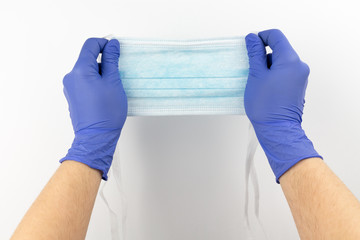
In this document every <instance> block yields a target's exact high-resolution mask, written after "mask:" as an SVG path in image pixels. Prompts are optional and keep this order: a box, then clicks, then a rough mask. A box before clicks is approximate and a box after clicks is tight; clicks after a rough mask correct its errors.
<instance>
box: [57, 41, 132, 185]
mask: <svg viewBox="0 0 360 240" xmlns="http://www.w3.org/2000/svg"><path fill="white" fill-rule="evenodd" d="M99 53H102V58H101V64H98V63H97V61H96V59H97V57H98V55H99ZM119 56H120V46H119V42H118V41H117V40H115V39H114V40H110V41H108V40H106V39H102V38H90V39H88V40H86V42H85V43H84V46H83V47H82V50H81V53H80V56H79V59H78V60H77V62H76V64H75V66H74V68H73V70H72V71H71V72H70V73H68V74H67V75H66V76H65V77H64V81H63V82H64V94H65V97H66V99H67V101H68V103H69V111H70V117H71V121H72V125H73V128H74V132H75V139H74V142H73V144H72V146H71V148H70V149H69V151H68V154H67V155H66V157H64V158H63V159H61V160H60V162H63V161H65V160H74V161H78V162H82V163H84V164H87V165H88V166H90V167H91V168H94V169H98V170H100V171H101V172H102V178H103V179H104V180H107V173H108V171H109V168H110V165H111V162H112V159H113V155H114V151H115V147H116V143H117V141H118V139H119V136H120V132H121V129H122V127H123V125H124V123H125V119H126V116H127V98H126V95H125V92H124V89H123V86H122V83H121V80H120V75H119V70H118V61H119Z"/></svg>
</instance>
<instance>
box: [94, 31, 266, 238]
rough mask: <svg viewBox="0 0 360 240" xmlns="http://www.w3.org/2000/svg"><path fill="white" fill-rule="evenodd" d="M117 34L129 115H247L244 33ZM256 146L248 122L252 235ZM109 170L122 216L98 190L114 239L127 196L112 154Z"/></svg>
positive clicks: (121, 227) (120, 233)
mask: <svg viewBox="0 0 360 240" xmlns="http://www.w3.org/2000/svg"><path fill="white" fill-rule="evenodd" d="M109 38H114V37H109ZM117 39H118V41H119V43H120V58H119V74H120V77H121V80H122V84H123V87H124V90H125V93H126V95H127V98H128V116H168V115H224V114H238V115H245V109H244V100H243V99H244V92H245V86H246V82H247V77H248V72H249V71H248V68H249V64H248V57H247V50H246V45H245V38H244V37H234V38H223V39H206V40H181V41H173V40H144V39H126V38H117ZM257 145H258V143H257V140H256V136H255V133H254V130H253V129H252V126H251V124H250V128H249V140H248V148H247V154H246V161H245V162H246V166H245V169H246V171H245V185H246V190H245V206H244V207H245V209H244V216H245V221H246V224H247V226H248V228H249V230H250V235H253V234H252V232H253V231H252V230H251V228H250V223H249V208H250V207H249V199H250V198H249V180H250V179H251V180H252V182H253V186H254V202H255V203H254V208H255V209H254V212H255V217H256V219H257V220H258V223H259V225H260V226H261V225H262V224H261V222H260V219H259V187H258V181H257V177H256V171H255V167H254V163H253V159H254V154H255V150H256V148H257ZM111 173H112V175H113V176H114V178H115V181H116V185H117V188H118V191H119V193H120V195H121V196H122V207H121V208H122V211H121V217H120V216H118V214H117V213H116V212H115V211H114V210H113V209H112V208H111V207H110V205H109V203H108V201H107V198H106V197H105V195H104V191H103V188H104V186H105V185H103V186H102V189H101V191H100V195H101V197H102V199H103V200H104V202H105V204H106V205H107V206H108V208H109V213H110V222H111V234H112V239H114V240H116V239H119V240H125V239H126V220H127V205H126V201H127V200H126V199H125V196H126V194H125V193H124V190H123V183H122V182H123V181H122V177H121V167H120V160H119V158H118V157H114V161H113V166H112V169H111ZM260 231H263V228H262V227H260ZM263 235H264V236H265V233H264V234H263ZM252 238H253V239H257V237H252ZM262 239H266V237H262Z"/></svg>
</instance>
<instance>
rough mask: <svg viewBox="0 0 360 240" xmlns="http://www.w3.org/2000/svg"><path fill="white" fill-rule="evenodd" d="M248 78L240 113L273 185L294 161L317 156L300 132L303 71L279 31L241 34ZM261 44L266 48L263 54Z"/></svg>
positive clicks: (305, 78) (305, 77)
mask: <svg viewBox="0 0 360 240" xmlns="http://www.w3.org/2000/svg"><path fill="white" fill-rule="evenodd" d="M246 46H247V50H248V55H249V64H250V71H249V78H248V82H247V85H246V89H245V96H244V102H245V111H246V114H247V116H248V118H249V119H250V121H251V123H252V125H253V127H254V129H255V132H256V136H257V138H258V140H259V142H260V145H261V146H262V148H263V149H264V151H265V154H266V156H267V158H268V160H269V163H270V166H271V168H272V170H273V171H274V173H275V176H276V181H277V182H278V183H279V178H280V177H281V175H283V174H284V173H285V172H286V171H287V170H289V169H290V168H291V167H292V166H294V165H295V164H296V163H297V162H299V161H301V160H303V159H306V158H311V157H320V158H321V156H320V155H319V154H318V153H317V152H316V151H315V149H314V146H313V144H312V142H311V141H310V140H309V139H308V138H307V137H306V135H305V132H304V131H303V129H302V128H301V122H302V114H303V108H304V103H305V99H304V97H305V90H306V86H307V82H308V76H309V67H308V66H307V65H306V64H305V63H304V62H302V61H301V60H300V58H299V56H298V55H297V54H296V52H295V51H294V49H293V48H292V47H291V45H290V43H289V42H288V40H287V39H286V37H285V36H284V35H283V33H282V32H281V31H279V30H267V31H263V32H260V33H259V34H258V35H256V34H249V35H247V36H246ZM265 46H269V47H270V48H271V49H272V51H273V52H272V54H268V55H267V54H266V50H265Z"/></svg>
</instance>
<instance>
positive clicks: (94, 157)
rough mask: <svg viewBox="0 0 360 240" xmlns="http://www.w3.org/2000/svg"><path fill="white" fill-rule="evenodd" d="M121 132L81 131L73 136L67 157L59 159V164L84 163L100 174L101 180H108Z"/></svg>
mask: <svg viewBox="0 0 360 240" xmlns="http://www.w3.org/2000/svg"><path fill="white" fill-rule="evenodd" d="M120 132H121V130H112V131H99V130H93V129H89V130H82V131H81V132H77V133H76V134H75V139H74V141H73V143H72V145H71V148H70V149H69V150H68V153H67V155H66V156H65V157H64V158H62V159H60V163H62V162H63V161H66V160H73V161H77V162H81V163H84V164H86V165H88V166H89V167H91V168H94V169H98V170H100V171H101V172H102V179H104V180H105V181H106V180H107V179H108V176H107V173H108V171H109V169H110V166H111V163H112V160H113V155H114V152H115V148H116V144H117V141H118V139H119V137H120Z"/></svg>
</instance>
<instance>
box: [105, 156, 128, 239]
mask: <svg viewBox="0 0 360 240" xmlns="http://www.w3.org/2000/svg"><path fill="white" fill-rule="evenodd" d="M110 171H111V173H112V174H111V175H113V176H114V178H115V183H116V186H117V189H118V191H119V193H120V196H121V219H119V216H118V214H117V213H116V212H115V211H114V210H112V209H111V207H110V204H109V203H108V201H107V199H106V197H105V195H104V187H105V185H106V182H104V183H103V185H102V187H101V189H100V193H99V194H100V197H101V198H102V200H103V201H104V203H105V205H106V206H107V208H108V210H109V216H110V228H111V239H112V240H125V239H126V220H127V200H126V199H127V198H126V194H125V191H124V187H123V181H122V174H121V164H120V159H119V156H118V154H117V150H116V151H115V154H114V160H113V164H112V168H111V170H110ZM119 223H120V224H121V228H120V229H119V227H118V226H119V225H120V224H119Z"/></svg>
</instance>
